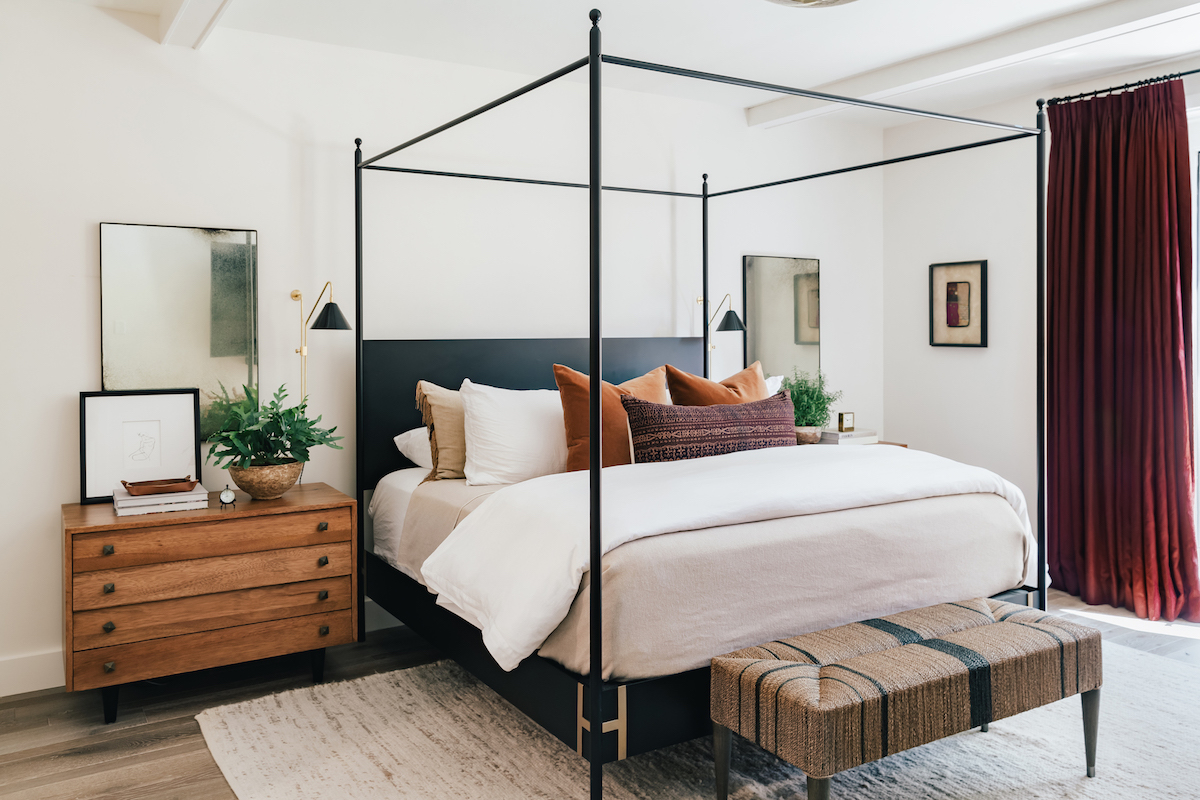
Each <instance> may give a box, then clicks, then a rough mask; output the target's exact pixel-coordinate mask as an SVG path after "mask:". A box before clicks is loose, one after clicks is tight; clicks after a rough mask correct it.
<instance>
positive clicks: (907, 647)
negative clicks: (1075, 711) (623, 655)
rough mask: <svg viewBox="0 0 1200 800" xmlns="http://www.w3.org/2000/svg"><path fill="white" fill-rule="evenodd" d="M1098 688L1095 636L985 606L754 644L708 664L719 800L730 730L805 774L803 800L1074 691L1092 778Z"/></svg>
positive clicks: (978, 602) (1049, 619) (1031, 612)
mask: <svg viewBox="0 0 1200 800" xmlns="http://www.w3.org/2000/svg"><path fill="white" fill-rule="evenodd" d="M1100 683H1101V656H1100V634H1099V632H1098V631H1096V630H1093V629H1092V628H1088V627H1086V626H1083V625H1077V624H1074V623H1072V622H1068V621H1066V620H1064V619H1062V618H1060V617H1054V616H1050V615H1048V614H1046V613H1045V612H1044V611H1039V610H1037V609H1031V608H1028V607H1026V606H1018V605H1014V604H1012V603H1003V602H1000V601H997V600H987V599H983V598H980V599H975V600H964V601H962V602H960V603H944V604H942V605H936V606H930V607H928V608H922V609H917V610H915V611H905V612H903V613H901V614H893V615H892V616H889V617H883V618H881V619H869V620H865V621H863V622H856V623H853V624H851V625H843V626H841V627H838V628H832V629H830V630H826V631H820V632H817V633H809V634H805V635H803V636H796V637H793V638H791V639H784V640H780V641H775V642H768V643H767V644H763V645H759V646H758V647H748V648H746V649H744V650H738V651H737V652H735V653H730V654H729V655H726V656H720V657H718V658H714V659H713V661H712V719H713V750H714V756H715V759H716V766H717V797H718V799H719V800H725V798H726V797H727V796H728V792H729V759H730V755H731V745H732V737H731V732H735V733H737V734H739V735H741V736H744V737H745V738H747V739H749V740H750V741H752V742H754V743H755V744H757V745H759V746H760V747H762V748H763V749H765V750H768V751H770V752H772V753H774V754H775V755H777V756H779V757H780V758H782V759H783V760H785V761H787V762H789V763H791V764H794V765H795V766H797V767H799V768H800V769H802V770H804V772H805V773H806V775H807V776H808V797H809V800H826V798H828V797H829V779H830V778H831V777H832V776H833V775H835V774H836V773H838V772H841V771H842V770H846V769H850V768H851V767H857V766H859V765H860V764H866V763H868V762H870V761H875V760H876V759H880V758H883V757H884V756H886V755H889V754H891V753H898V752H900V751H901V750H907V749H909V748H910V747H916V746H918V745H922V744H928V743H929V742H933V741H936V740H938V739H941V738H944V737H946V736H950V735H952V734H955V733H960V732H962V731H967V730H971V729H972V728H981V729H982V730H984V731H986V730H987V725H988V723H989V722H992V721H993V720H998V719H1003V718H1005V717H1010V716H1012V715H1014V714H1019V713H1021V712H1022V711H1028V710H1030V709H1032V708H1037V707H1038V706H1043V705H1046V704H1048V703H1053V702H1054V701H1056V700H1061V699H1063V698H1065V697H1069V696H1071V695H1073V694H1081V695H1082V699H1083V727H1084V744H1085V752H1086V756H1087V774H1088V777H1094V776H1095V774H1096V729H1097V724H1098V720H1099V711H1100Z"/></svg>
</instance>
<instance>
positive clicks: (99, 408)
mask: <svg viewBox="0 0 1200 800" xmlns="http://www.w3.org/2000/svg"><path fill="white" fill-rule="evenodd" d="M203 463H204V462H203V461H201V459H200V390H199V389H131V390H126V391H111V392H80V393H79V502H80V503H84V504H88V503H108V502H111V501H112V494H113V488H114V487H115V486H116V485H117V484H118V483H119V482H120V481H130V482H133V481H147V480H157V479H160V478H181V477H183V476H184V475H190V476H192V477H193V478H199V477H200V465H201V464H203Z"/></svg>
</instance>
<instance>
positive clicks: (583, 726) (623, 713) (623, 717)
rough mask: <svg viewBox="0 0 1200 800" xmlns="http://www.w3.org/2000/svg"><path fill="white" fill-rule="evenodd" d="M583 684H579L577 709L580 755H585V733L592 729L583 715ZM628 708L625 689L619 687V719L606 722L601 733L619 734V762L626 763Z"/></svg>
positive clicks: (577, 738) (577, 737)
mask: <svg viewBox="0 0 1200 800" xmlns="http://www.w3.org/2000/svg"><path fill="white" fill-rule="evenodd" d="M583 695H584V692H583V684H582V683H581V684H579V691H578V694H577V702H576V709H577V711H578V726H577V729H576V732H575V750H576V752H578V753H579V755H583V732H584V731H590V730H591V729H592V725H591V722H590V721H589V720H588V718H587V717H586V716H585V715H584V713H583ZM627 710H628V707H627V706H626V703H625V687H624V686H618V687H617V718H616V719H610V720H606V721H605V723H604V725H602V726H601V727H600V732H601V733H612V732H613V731H616V732H617V760H618V761H624V760H625V757H626V752H627V751H628V736H629V725H628V720H629V715H628V713H627Z"/></svg>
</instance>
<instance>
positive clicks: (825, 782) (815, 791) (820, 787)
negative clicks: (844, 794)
mask: <svg viewBox="0 0 1200 800" xmlns="http://www.w3.org/2000/svg"><path fill="white" fill-rule="evenodd" d="M808 800H829V778H814V777H813V776H812V775H809V776H808Z"/></svg>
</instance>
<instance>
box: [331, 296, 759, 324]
mask: <svg viewBox="0 0 1200 800" xmlns="http://www.w3.org/2000/svg"><path fill="white" fill-rule="evenodd" d="M721 324H722V325H724V324H725V323H724V322H722V323H721ZM738 324H739V325H740V324H741V323H740V322H739V323H738ZM312 329H313V330H314V331H348V330H353V329H352V328H351V327H350V323H349V322H347V321H346V318H345V317H344V316H342V311H341V309H339V308H338V305H337V303H334V302H332V301H330V302H328V303H326V304H325V307H324V308H322V309H321V313H320V314H318V315H317V318H316V320H315V321H314V322H313V324H312Z"/></svg>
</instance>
